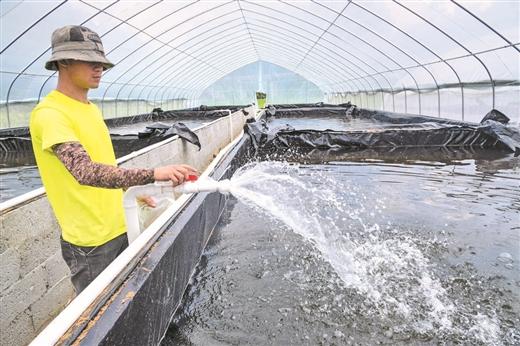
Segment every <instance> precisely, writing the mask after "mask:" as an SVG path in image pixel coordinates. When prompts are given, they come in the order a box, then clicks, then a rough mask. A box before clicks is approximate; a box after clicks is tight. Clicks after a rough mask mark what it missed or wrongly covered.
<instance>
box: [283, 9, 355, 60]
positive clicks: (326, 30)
mask: <svg viewBox="0 0 520 346" xmlns="http://www.w3.org/2000/svg"><path fill="white" fill-rule="evenodd" d="M280 2H282V3H285V2H284V1H281V0H280ZM351 2H352V0H348V1H347V4H346V5H345V7H343V9H342V10H341V12H340V13H339V14H337V15H336V18H334V20H333V21H332V22H329V26H328V27H327V28H326V29H325V30H323V32H322V33H321V35H320V36H319V37H318V38H317V39H316V41H315V42H314V44H313V45H312V46H311V47H310V48H309V50H308V51H307V53H305V55H304V56H303V58H302V60H301V61H300V63H299V64H298V66H300V64H301V63H302V62H303V61H304V60H305V58H306V57H307V55H309V53H310V52H311V51H312V50H313V48H314V47H315V46H316V44H317V43H318V42H319V41H320V40H321V38H322V37H323V35H325V34H326V33H327V32H328V31H329V29H330V28H332V26H333V25H334V23H335V22H336V21H337V20H338V18H339V17H340V16H341V15H342V13H343V12H344V11H345V10H346V9H347V7H348V5H350V3H351ZM334 12H335V11H334ZM298 66H296V68H298Z"/></svg>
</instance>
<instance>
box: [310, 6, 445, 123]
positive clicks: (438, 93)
mask: <svg viewBox="0 0 520 346" xmlns="http://www.w3.org/2000/svg"><path fill="white" fill-rule="evenodd" d="M311 1H312V2H313V3H316V4H318V5H320V6H323V7H325V8H327V9H328V10H330V11H332V12H334V13H337V12H336V11H334V10H333V9H331V8H329V7H327V6H325V5H323V4H320V3H318V2H316V1H314V0H311ZM354 5H356V4H354ZM339 16H342V17H343V18H345V19H347V20H349V21H351V22H352V23H354V24H356V25H358V26H359V27H361V28H363V30H366V31H368V32H370V33H371V34H373V35H375V36H377V37H378V38H380V39H381V40H383V41H385V42H386V43H388V44H389V45H391V46H392V47H394V48H395V49H397V50H398V51H399V52H401V53H402V54H404V55H406V56H407V57H408V58H409V59H411V60H413V61H414V62H415V63H416V64H418V65H420V66H421V67H422V68H423V69H424V70H425V71H426V72H427V73H428V74H429V75H430V77H431V78H432V80H433V82H434V83H435V86H436V87H437V113H438V116H439V117H440V116H441V93H440V88H439V83H437V79H436V78H435V76H434V75H433V73H432V72H431V71H430V70H429V69H428V68H427V67H426V66H424V65H423V64H421V63H420V62H419V61H418V60H416V59H415V58H414V57H413V56H411V55H410V54H408V53H407V52H405V51H404V50H403V49H401V48H399V47H398V46H396V45H395V44H394V43H393V42H391V41H390V40H388V39H386V38H385V37H383V36H382V35H380V34H378V33H377V32H375V31H373V30H372V29H370V28H368V27H367V26H365V25H363V24H361V23H359V22H358V21H356V20H354V19H352V18H350V17H347V16H346V15H344V14H343V13H339ZM336 27H338V28H340V26H339V25H336ZM416 84H417V82H416ZM420 97H421V95H420V94H419V113H421V106H420Z"/></svg>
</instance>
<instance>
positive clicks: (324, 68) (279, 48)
mask: <svg viewBox="0 0 520 346" xmlns="http://www.w3.org/2000/svg"><path fill="white" fill-rule="evenodd" d="M253 35H256V34H253ZM279 49H280V48H279ZM296 49H297V48H296ZM323 71H327V70H326V69H325V68H324V70H323Z"/></svg>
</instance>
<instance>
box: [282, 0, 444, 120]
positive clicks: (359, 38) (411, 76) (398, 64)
mask: <svg viewBox="0 0 520 346" xmlns="http://www.w3.org/2000/svg"><path fill="white" fill-rule="evenodd" d="M279 1H280V2H282V3H283V4H286V5H288V6H291V7H294V8H297V9H299V10H301V11H304V12H306V13H308V14H310V15H311V16H314V17H316V18H320V19H322V20H324V21H327V20H326V19H324V18H322V17H320V16H318V15H316V14H314V13H312V12H309V11H307V10H305V9H303V8H300V7H298V6H296V5H293V4H290V3H287V2H283V1H281V0H279ZM333 12H335V11H333ZM336 13H337V12H336ZM348 19H350V18H348ZM335 27H337V28H338V29H340V30H341V31H343V32H346V33H348V34H349V35H351V36H353V37H355V38H356V39H358V40H360V41H361V42H363V43H364V44H366V45H367V46H369V47H371V48H372V49H374V50H376V51H377V52H379V53H380V54H381V55H383V56H385V57H386V58H387V59H389V60H390V61H392V62H393V63H394V64H396V65H397V66H399V67H401V68H402V69H403V71H405V72H406V73H407V74H408V75H409V76H410V78H412V80H413V81H414V83H415V86H416V91H417V95H418V96H419V98H418V99H419V100H418V101H419V113H421V91H420V88H419V84H418V83H417V80H416V79H415V77H414V76H413V74H412V73H410V71H408V69H406V68H404V66H402V65H401V64H400V63H399V62H397V61H395V59H393V58H392V57H390V56H388V54H386V53H385V52H383V51H382V50H380V49H379V48H377V47H375V46H374V45H373V44H371V43H369V42H367V41H365V40H364V39H362V38H361V37H359V36H358V35H355V34H354V33H352V32H350V31H349V30H346V29H344V28H342V27H341V26H338V25H335ZM391 44H392V43H391ZM392 46H393V47H395V48H397V49H399V48H398V47H397V46H395V45H394V44H392ZM434 81H435V78H434Z"/></svg>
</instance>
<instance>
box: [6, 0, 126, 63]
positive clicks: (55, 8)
mask: <svg viewBox="0 0 520 346" xmlns="http://www.w3.org/2000/svg"><path fill="white" fill-rule="evenodd" d="M67 1H68V0H65V1H62V2H60V3H59V4H58V5H57V6H56V7H54V8H53V9H52V10H50V11H48V12H47V13H45V14H44V15H43V16H42V17H41V18H40V19H38V20H37V21H36V22H34V23H32V24H31V25H29V27H28V28H27V29H25V30H24V31H22V33H21V34H20V35H18V36H16V38H15V39H14V40H12V41H11V42H9V44H8V45H7V46H5V47H4V48H3V49H2V50H1V51H0V55H1V54H3V53H4V52H5V51H6V50H7V49H9V47H11V46H12V45H13V44H14V43H15V42H16V41H18V40H19V39H20V38H21V37H22V36H24V35H25V34H26V33H27V32H28V31H29V30H31V29H32V28H34V27H35V26H36V25H38V23H40V22H41V21H42V20H44V19H45V18H47V16H49V15H50V14H51V13H53V12H54V11H56V10H57V9H58V8H60V7H61V6H63V5H64V4H65V3H66V2H67ZM118 1H119V0H118ZM116 2H117V1H116Z"/></svg>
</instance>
